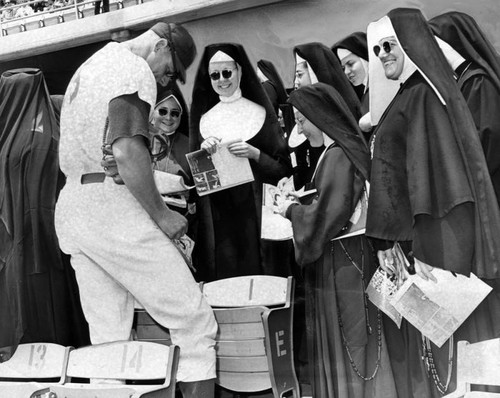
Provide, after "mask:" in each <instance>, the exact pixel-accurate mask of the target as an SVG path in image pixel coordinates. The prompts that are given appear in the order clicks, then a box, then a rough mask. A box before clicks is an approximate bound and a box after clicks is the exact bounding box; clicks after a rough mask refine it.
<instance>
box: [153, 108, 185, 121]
mask: <svg viewBox="0 0 500 398" xmlns="http://www.w3.org/2000/svg"><path fill="white" fill-rule="evenodd" d="M169 112H170V116H172V117H173V118H174V119H177V118H178V117H179V116H180V115H181V111H180V110H178V109H172V110H170V111H169V109H168V108H159V109H158V114H159V115H160V116H167V115H168V114H169Z"/></svg>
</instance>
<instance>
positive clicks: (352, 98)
mask: <svg viewBox="0 0 500 398" xmlns="http://www.w3.org/2000/svg"><path fill="white" fill-rule="evenodd" d="M293 51H294V54H297V55H299V56H300V57H301V58H303V59H304V60H306V62H307V63H308V65H309V67H310V68H311V69H312V70H313V71H314V74H315V75H316V77H317V78H318V82H321V83H326V84H328V85H330V86H332V87H333V88H335V89H336V90H337V91H338V92H340V93H342V98H343V99H344V101H345V103H346V104H347V106H348V108H349V109H350V111H351V113H352V114H353V115H354V117H355V118H356V120H359V118H360V117H361V116H362V113H361V104H360V102H359V99H358V97H357V95H356V92H355V91H354V88H353V86H352V85H351V83H350V82H349V80H348V79H347V77H346V76H345V74H344V71H343V70H342V66H341V65H340V62H339V60H338V58H337V57H336V56H335V55H334V54H333V52H332V51H331V50H330V49H329V48H328V47H327V46H325V45H324V44H322V43H316V42H314V43H306V44H300V45H298V46H296V47H294V49H293ZM322 151H323V147H319V148H314V147H312V146H311V145H310V144H309V141H308V140H306V141H304V142H303V143H302V144H301V145H299V146H298V147H297V148H296V149H295V151H294V152H295V157H296V159H297V166H296V167H295V169H294V173H293V178H294V183H295V188H297V189H299V188H301V187H303V186H304V185H305V184H306V183H308V182H309V181H311V177H312V175H313V173H314V169H315V168H316V164H317V162H318V159H319V156H320V155H321V153H322Z"/></svg>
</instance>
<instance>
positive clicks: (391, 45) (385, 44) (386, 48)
mask: <svg viewBox="0 0 500 398" xmlns="http://www.w3.org/2000/svg"><path fill="white" fill-rule="evenodd" d="M397 45H398V43H395V42H393V41H384V42H383V43H382V49H383V50H384V51H385V52H386V53H387V54H389V53H390V52H391V51H392V49H393V48H394V47H396V46H397ZM373 52H374V53H375V56H376V57H378V55H379V54H380V46H373Z"/></svg>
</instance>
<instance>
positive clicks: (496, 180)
mask: <svg viewBox="0 0 500 398" xmlns="http://www.w3.org/2000/svg"><path fill="white" fill-rule="evenodd" d="M429 24H430V26H431V29H432V31H433V32H434V34H435V35H436V36H437V37H439V38H440V39H442V40H443V41H444V42H445V43H444V47H445V49H444V53H445V56H446V59H447V60H448V63H450V66H452V69H453V70H454V72H455V77H456V79H457V83H458V86H459V87H460V91H461V92H462V94H463V96H464V97H465V100H466V101H467V105H468V106H469V109H470V111H471V113H472V117H473V119H474V123H475V124H476V127H477V130H478V132H479V139H480V140H481V144H482V146H483V151H484V155H485V157H486V163H487V165H488V170H489V172H490V176H491V182H492V183H493V188H494V189H495V193H496V196H497V201H498V202H499V203H500V112H498V109H499V108H500V56H499V55H498V52H497V51H496V50H495V48H494V47H493V45H492V44H491V42H490V41H489V40H488V38H487V36H486V35H485V34H484V33H483V31H482V30H481V28H480V27H479V26H478V24H477V23H476V21H475V20H474V18H472V17H471V16H470V15H467V14H464V13H461V12H457V11H452V12H448V13H446V14H442V15H438V16H437V17H434V18H432V19H431V20H430V21H429ZM438 43H439V44H440V46H442V42H439V41H438ZM446 44H448V45H449V46H451V49H450V48H446V47H447V46H446Z"/></svg>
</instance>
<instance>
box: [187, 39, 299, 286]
mask: <svg viewBox="0 0 500 398" xmlns="http://www.w3.org/2000/svg"><path fill="white" fill-rule="evenodd" d="M192 98H193V103H192V107H191V126H190V148H191V150H197V149H200V148H202V149H205V150H207V151H208V152H210V153H213V152H214V151H216V150H217V145H218V144H219V143H222V142H228V141H233V143H231V144H229V145H228V149H229V151H230V152H231V153H232V154H233V155H234V156H238V157H244V158H248V159H249V162H250V167H251V169H252V172H253V175H254V181H253V182H251V183H246V184H243V185H239V186H236V187H232V188H229V189H226V190H223V191H219V192H215V193H211V194H210V195H207V196H205V197H202V198H200V200H199V202H198V204H199V206H198V207H199V217H200V222H199V224H200V227H199V230H198V232H197V236H198V237H199V238H198V242H197V246H198V255H199V258H203V259H204V263H203V265H202V266H200V267H199V268H200V269H199V278H201V279H202V280H205V281H210V280H215V279H221V278H227V277H234V276H241V275H255V274H263V273H273V270H266V269H264V268H265V267H264V263H265V259H264V258H263V253H262V246H263V245H262V242H261V239H260V228H261V206H262V184H263V183H269V184H273V185H276V184H277V183H278V181H279V180H280V179H282V178H283V177H285V176H289V175H290V174H291V166H290V159H289V156H288V152H287V148H286V143H285V142H284V141H283V139H282V138H281V133H280V126H279V123H278V119H277V117H276V113H275V112H274V110H273V108H272V105H271V102H270V101H269V99H268V97H267V96H266V94H265V92H264V89H263V88H262V85H261V84H260V81H259V79H258V77H257V74H256V72H255V70H254V68H252V66H251V63H250V61H249V59H248V57H247V55H246V53H245V50H244V49H243V47H242V46H241V45H239V44H233V43H220V44H212V45H209V46H207V47H206V48H205V51H204V53H203V56H202V59H201V62H200V65H199V68H198V72H197V75H196V79H195V83H194V88H193V95H192ZM235 140H238V141H237V142H234V141H235ZM276 266H278V265H276ZM270 267H273V266H270Z"/></svg>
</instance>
